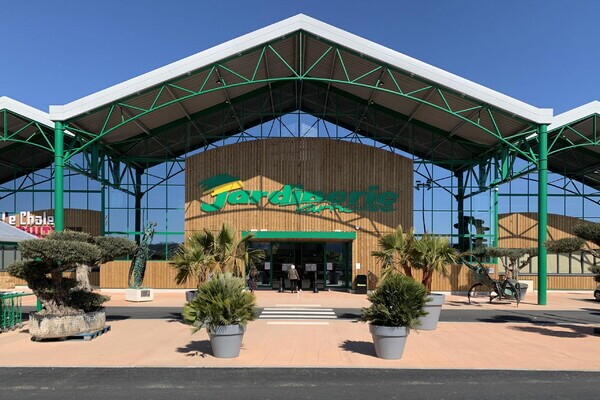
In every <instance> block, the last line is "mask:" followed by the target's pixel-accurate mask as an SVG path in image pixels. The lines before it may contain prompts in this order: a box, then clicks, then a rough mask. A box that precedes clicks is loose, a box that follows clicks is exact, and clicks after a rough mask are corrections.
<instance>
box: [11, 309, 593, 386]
mask: <svg viewBox="0 0 600 400" xmlns="http://www.w3.org/2000/svg"><path fill="white" fill-rule="evenodd" d="M333 310H334V312H335V314H336V316H337V317H338V318H340V319H348V320H358V319H359V318H360V309H358V308H334V309H333ZM31 311H34V308H33V307H23V318H24V319H23V320H24V321H26V320H28V319H29V317H28V316H27V314H28V313H29V312H31ZM261 312H262V309H261V308H258V309H257V315H260V313H261ZM180 315H181V307H139V306H138V307H108V308H106V318H107V320H109V321H118V320H122V319H130V318H132V319H179V318H180ZM440 321H441V322H497V323H504V322H512V323H519V322H522V323H535V324H584V325H598V326H599V327H600V308H592V307H590V308H587V309H584V310H577V311H554V310H548V311H545V310H519V309H517V308H511V309H506V310H443V311H442V313H441V315H440ZM599 397H600V394H599Z"/></svg>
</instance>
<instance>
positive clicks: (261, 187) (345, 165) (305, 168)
mask: <svg viewBox="0 0 600 400" xmlns="http://www.w3.org/2000/svg"><path fill="white" fill-rule="evenodd" d="M220 174H229V175H232V176H234V177H237V178H239V179H240V180H241V181H242V182H243V190H249V191H255V190H256V191H264V192H270V193H271V192H274V191H277V190H281V188H282V186H283V185H301V186H302V188H303V189H304V190H305V191H311V192H314V191H321V192H325V193H331V192H334V191H345V192H348V193H349V192H357V191H360V192H367V191H368V190H369V188H370V187H372V186H378V188H377V192H378V193H382V192H394V193H396V194H397V195H398V200H397V201H396V202H395V203H394V210H393V211H390V212H381V211H377V212H375V211H353V212H351V213H343V212H339V211H338V210H336V211H330V210H323V211H322V212H320V213H307V214H303V213H297V212H296V207H295V206H287V207H281V206H277V205H273V204H268V201H267V199H266V198H264V197H263V198H261V199H260V201H259V203H258V204H245V205H244V204H236V205H230V204H226V205H225V206H224V208H223V209H222V210H221V211H217V212H213V213H205V212H202V211H201V209H200V206H201V204H202V203H213V202H214V198H213V197H212V196H211V195H210V194H206V195H203V194H202V188H201V187H200V186H199V183H200V182H201V181H203V180H205V179H208V178H211V177H213V176H216V175H220ZM412 182H413V163H412V160H410V159H408V158H405V157H402V156H398V155H394V154H392V153H390V152H388V151H385V150H380V149H376V148H373V147H371V146H365V145H361V144H357V143H350V142H343V141H337V140H330V139H317V138H306V139H299V138H281V139H267V140H256V141H251V142H244V143H238V144H234V145H229V146H225V147H221V148H218V149H214V150H209V151H206V152H203V153H200V154H197V155H195V156H192V157H189V158H188V159H187V160H186V210H185V232H186V236H189V234H190V233H191V232H193V231H198V230H201V229H203V228H209V229H213V230H216V229H218V228H219V227H220V226H221V225H222V224H223V222H227V223H229V224H230V225H231V226H232V227H233V228H235V229H236V230H238V231H242V230H251V229H257V230H261V229H266V230H268V231H303V232H310V231H334V230H340V231H342V232H356V233H357V238H356V240H355V241H354V242H353V245H352V265H351V269H352V273H353V275H356V274H366V273H367V272H372V273H374V274H376V275H379V272H380V271H379V269H380V267H379V266H378V265H376V263H375V261H374V259H373V257H371V255H370V253H371V251H372V250H374V249H376V248H377V240H378V238H379V237H380V236H381V234H383V233H387V232H390V231H392V230H393V229H394V228H395V227H396V226H398V225H399V224H401V225H402V226H403V227H404V229H408V228H410V227H412V226H413V185H412ZM342 205H343V204H342ZM356 227H359V229H357V228H356ZM356 263H360V264H361V269H360V270H356V268H355V265H356Z"/></svg>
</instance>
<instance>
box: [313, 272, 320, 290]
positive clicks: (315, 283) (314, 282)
mask: <svg viewBox="0 0 600 400" xmlns="http://www.w3.org/2000/svg"><path fill="white" fill-rule="evenodd" d="M313 293H319V289H318V288H317V271H315V278H314V280H313Z"/></svg>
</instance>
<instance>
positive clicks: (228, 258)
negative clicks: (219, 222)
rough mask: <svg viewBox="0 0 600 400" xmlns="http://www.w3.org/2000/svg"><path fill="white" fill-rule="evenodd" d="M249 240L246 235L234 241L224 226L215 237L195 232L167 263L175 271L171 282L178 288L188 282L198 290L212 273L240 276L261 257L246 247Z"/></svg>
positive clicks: (262, 257)
mask: <svg viewBox="0 0 600 400" xmlns="http://www.w3.org/2000/svg"><path fill="white" fill-rule="evenodd" d="M251 238H252V235H248V236H246V237H244V238H242V239H240V240H237V239H236V233H235V231H234V230H233V229H231V228H230V227H229V226H228V225H226V224H223V226H222V227H221V230H220V231H219V232H217V233H216V234H215V233H214V232H212V231H210V230H209V229H204V230H202V231H200V232H195V233H194V234H193V235H192V236H191V237H190V238H189V240H188V242H187V243H184V244H182V245H181V246H180V247H179V248H178V249H177V251H176V252H175V256H174V257H173V259H172V261H171V264H172V266H173V267H174V268H175V269H176V270H177V275H176V276H175V282H176V283H177V284H178V285H181V284H183V283H186V282H187V281H188V280H190V279H192V280H195V281H196V286H197V287H198V289H200V287H201V286H202V284H203V283H204V282H206V281H208V279H209V278H210V276H211V275H213V274H221V273H226V272H229V273H231V274H232V275H233V276H243V271H245V270H246V267H247V266H254V264H256V263H258V262H260V261H262V260H264V258H265V253H264V251H263V250H260V249H250V248H248V241H249V240H250V239H251Z"/></svg>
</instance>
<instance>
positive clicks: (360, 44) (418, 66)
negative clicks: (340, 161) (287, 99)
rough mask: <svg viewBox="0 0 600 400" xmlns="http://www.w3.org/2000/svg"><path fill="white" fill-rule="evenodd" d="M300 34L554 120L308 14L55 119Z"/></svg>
mask: <svg viewBox="0 0 600 400" xmlns="http://www.w3.org/2000/svg"><path fill="white" fill-rule="evenodd" d="M297 31H306V32H310V33H311V34H313V35H315V36H317V37H321V38H323V39H325V40H328V41H331V42H333V43H337V44H339V45H341V46H344V47H346V48H349V49H352V50H354V51H355V52H357V53H360V54H364V55H365V56H368V57H371V58H373V59H376V60H379V61H381V62H382V63H385V64H389V65H390V66H393V67H395V68H398V69H400V70H403V71H406V72H407V73H409V74H412V75H414V76H416V77H418V78H422V79H425V80H428V81H433V82H437V83H439V84H440V85H442V86H445V87H447V88H449V89H451V90H453V91H456V92H457V93H461V94H463V95H464V96H467V97H470V98H473V99H476V100H478V101H480V102H481V103H485V104H489V105H491V106H493V107H496V108H498V109H501V110H504V111H505V112H507V113H508V114H514V115H515V116H519V117H520V118H522V119H524V120H527V121H531V122H533V123H536V124H547V123H550V122H552V109H540V108H537V107H534V106H531V105H529V104H526V103H524V102H522V101H519V100H516V99H514V98H511V97H509V96H506V95H504V94H502V93H499V92H497V91H494V90H492V89H488V88H486V87H484V86H482V85H479V84H476V83H474V82H471V81H469V80H467V79H464V78H461V77H459V76H457V75H454V74H451V73H449V72H446V71H443V70H441V69H439V68H436V67H433V66H431V65H428V64H426V63H424V62H421V61H419V60H416V59H414V58H411V57H409V56H406V55H404V54H401V53H399V52H397V51H395V50H392V49H389V48H387V47H384V46H382V45H379V44H377V43H374V42H371V41H369V40H367V39H364V38H361V37H359V36H356V35H354V34H351V33H348V32H346V31H344V30H341V29H339V28H336V27H334V26H331V25H328V24H326V23H324V22H321V21H319V20H316V19H314V18H311V17H308V16H306V15H303V14H299V15H296V16H293V17H291V18H288V19H285V20H283V21H280V22H277V23H275V24H272V25H269V26H267V27H265V28H262V29H259V30H257V31H254V32H252V33H249V34H246V35H243V36H241V37H239V38H237V39H233V40H230V41H228V42H225V43H223V44H221V45H218V46H215V47H213V48H210V49H208V50H205V51H202V52H200V53H198V54H195V55H192V56H190V57H187V58H185V59H183V60H180V61H177V62H174V63H172V64H169V65H166V66H164V67H161V68H158V69H156V70H154V71H151V72H148V73H146V74H143V75H140V76H138V77H136V78H133V79H130V80H128V81H126V82H123V83H121V84H118V85H115V86H112V87H110V88H107V89H104V90H102V91H99V92H97V93H94V94H92V95H89V96H86V97H84V98H81V99H79V100H76V101H73V102H71V103H68V104H66V105H63V106H50V118H51V119H52V120H54V121H66V120H70V119H73V118H75V117H77V116H80V115H83V114H85V113H88V112H91V111H93V110H95V109H97V108H100V107H103V106H106V105H108V104H111V103H113V102H115V101H118V100H119V99H123V98H126V97H129V96H132V95H135V94H136V93H141V92H143V91H146V90H148V89H149V88H152V87H153V86H156V85H159V84H161V83H163V82H166V81H169V80H172V79H176V78H178V77H182V76H185V75H186V74H188V73H191V72H193V71H196V70H198V69H202V68H204V67H206V66H208V65H211V64H213V63H215V62H218V61H220V60H224V59H227V58H230V57H234V56H236V55H240V54H243V53H244V52H246V51H248V50H250V49H253V48H255V47H257V46H260V45H262V44H264V43H268V42H270V41H274V40H278V39H280V38H282V37H285V36H287V35H289V34H291V33H293V32H297Z"/></svg>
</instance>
